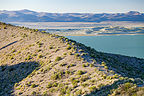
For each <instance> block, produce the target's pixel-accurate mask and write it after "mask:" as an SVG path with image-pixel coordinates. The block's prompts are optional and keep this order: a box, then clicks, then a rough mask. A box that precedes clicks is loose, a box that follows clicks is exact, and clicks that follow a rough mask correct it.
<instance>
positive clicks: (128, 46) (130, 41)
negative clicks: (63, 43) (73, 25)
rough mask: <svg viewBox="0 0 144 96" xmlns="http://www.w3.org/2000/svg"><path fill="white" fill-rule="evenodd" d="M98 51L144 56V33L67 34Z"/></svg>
mask: <svg viewBox="0 0 144 96" xmlns="http://www.w3.org/2000/svg"><path fill="white" fill-rule="evenodd" d="M66 37H67V38H70V39H73V40H75V41H77V42H80V43H83V44H85V45H87V46H90V47H92V48H95V49H96V50H97V51H101V52H106V53H114V54H121V55H127V56H132V57H138V58H144V35H113V36H66Z"/></svg>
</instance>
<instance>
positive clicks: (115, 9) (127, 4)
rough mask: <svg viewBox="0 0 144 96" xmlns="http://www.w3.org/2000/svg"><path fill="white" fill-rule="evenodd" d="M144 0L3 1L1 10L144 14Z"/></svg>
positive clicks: (0, 5)
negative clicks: (136, 12)
mask: <svg viewBox="0 0 144 96" xmlns="http://www.w3.org/2000/svg"><path fill="white" fill-rule="evenodd" d="M143 4H144V1H143V0H3V1H2V0H1V3H0V10H9V11H13V10H22V9H28V10H32V11H37V12H48V13H126V12H129V11H139V12H142V13H143V12H144V6H143Z"/></svg>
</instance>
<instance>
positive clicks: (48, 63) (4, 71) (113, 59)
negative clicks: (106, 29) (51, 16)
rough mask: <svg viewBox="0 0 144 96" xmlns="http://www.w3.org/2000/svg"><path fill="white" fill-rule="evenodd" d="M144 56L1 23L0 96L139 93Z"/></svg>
mask: <svg viewBox="0 0 144 96" xmlns="http://www.w3.org/2000/svg"><path fill="white" fill-rule="evenodd" d="M143 69H144V59H139V58H135V57H128V56H122V55H115V54H108V53H102V52H98V51H96V50H94V49H92V48H90V47H87V46H85V45H83V44H80V43H78V42H76V41H73V40H69V39H67V38H65V37H62V36H58V35H54V34H49V33H45V32H44V31H43V32H39V31H38V30H37V29H28V28H25V27H18V26H13V25H10V24H5V23H0V86H1V87H0V95H2V96H10V95H12V96H19V95H22V96H26V95H28V96H78V95H79V96H81V95H83V96H108V95H109V96H115V95H116V96H143V95H144V87H143V86H144V82H143V80H144V70H143Z"/></svg>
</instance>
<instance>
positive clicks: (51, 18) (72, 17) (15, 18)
mask: <svg viewBox="0 0 144 96" xmlns="http://www.w3.org/2000/svg"><path fill="white" fill-rule="evenodd" d="M0 21H3V22H101V21H141V22H144V13H140V12H137V11H130V12H128V13H99V14H98V13H97V14H94V13H46V12H35V11H31V10H26V9H24V10H18V11H7V10H1V11H0Z"/></svg>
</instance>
